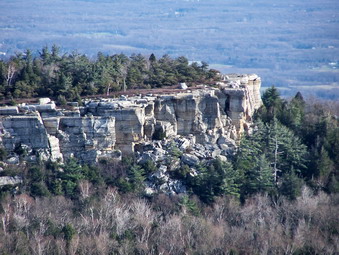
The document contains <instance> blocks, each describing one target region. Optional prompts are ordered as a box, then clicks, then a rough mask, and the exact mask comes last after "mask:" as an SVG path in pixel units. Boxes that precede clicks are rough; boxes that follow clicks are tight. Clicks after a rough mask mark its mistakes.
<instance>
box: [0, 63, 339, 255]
mask: <svg viewBox="0 0 339 255" xmlns="http://www.w3.org/2000/svg"><path fill="white" fill-rule="evenodd" d="M107 58H108V57H105V58H104V59H107ZM176 61H177V60H175V61H174V62H176ZM159 62H160V60H159ZM157 63H158V62H157ZM186 66H187V67H188V68H190V67H189V66H188V65H186ZM207 73H208V72H207ZM262 99H263V106H262V107H261V108H260V109H259V110H258V111H257V113H256V116H255V122H254V126H253V131H252V132H250V133H249V134H246V135H244V136H243V138H242V139H241V141H240V143H239V147H238V150H237V151H236V153H235V154H234V155H233V156H232V157H230V158H229V159H228V161H227V162H222V161H220V160H218V159H217V160H210V161H206V162H201V164H200V166H199V167H198V171H197V172H196V173H194V174H192V172H191V171H190V168H189V167H188V166H187V165H184V164H182V165H180V167H177V168H174V169H173V170H172V172H171V175H172V177H173V178H174V179H178V180H181V181H183V182H184V184H185V186H186V187H187V192H186V194H181V195H173V194H172V195H167V194H163V193H158V194H152V195H150V194H147V193H146V192H145V182H147V181H149V180H150V178H151V176H152V174H153V173H154V172H155V171H156V170H157V165H155V164H154V162H152V161H147V162H144V163H143V164H138V163H137V162H136V161H135V159H134V158H133V157H125V158H124V159H123V160H122V161H121V162H120V161H113V160H111V159H109V158H106V159H102V160H100V161H99V162H98V163H97V164H96V165H91V166H89V165H80V164H79V163H78V162H76V161H75V160H70V161H69V162H66V163H65V164H59V163H57V162H45V163H43V162H42V163H40V164H28V163H24V162H22V163H21V164H20V165H17V166H10V165H8V166H6V165H5V164H3V171H2V172H0V174H1V175H3V176H5V175H6V176H9V175H11V176H21V177H22V178H23V180H24V182H23V183H22V184H19V185H16V186H12V185H8V186H3V187H1V208H0V209H1V211H0V218H1V230H0V240H1V242H0V250H1V254H27V253H34V254H336V253H337V251H338V243H339V242H338V239H339V238H338V237H339V229H338V226H339V224H338V213H337V212H338V209H339V208H338V204H339V203H338V202H339V200H338V191H339V172H338V169H339V127H338V117H337V115H336V114H337V112H336V111H337V110H338V107H337V105H331V106H329V105H327V104H326V103H324V102H317V101H312V100H305V99H304V98H303V97H302V95H301V94H300V93H298V94H297V95H296V96H295V97H294V98H292V99H290V100H285V99H282V98H281V97H280V95H279V92H278V90H277V89H276V88H275V87H271V88H270V89H268V90H266V91H265V92H264V94H263V96H262ZM155 139H165V138H163V137H155ZM187 150H189V148H188V149H187ZM17 153H18V154H20V153H21V154H22V155H23V154H24V153H25V152H24V151H17ZM181 153H183V152H182V151H180V150H179V149H178V148H176V147H175V146H174V147H173V148H171V157H170V158H168V159H167V161H166V162H167V164H171V162H172V159H175V158H176V157H179V156H180V154H181ZM23 156H24V155H23ZM1 157H2V159H5V158H6V151H4V150H2V151H1Z"/></svg>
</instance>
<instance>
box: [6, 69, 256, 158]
mask: <svg viewBox="0 0 339 255" xmlns="http://www.w3.org/2000/svg"><path fill="white" fill-rule="evenodd" d="M218 85H219V86H218V88H212V87H206V86H203V87H201V88H194V89H191V90H190V89H186V90H183V91H182V92H181V93H177V94H167V95H148V96H135V97H130V98H128V97H126V96H123V97H121V98H119V99H105V100H104V99H101V100H91V101H86V102H85V103H84V106H83V107H75V108H74V110H72V111H70V110H68V111H66V110H62V109H56V108H55V104H54V102H53V101H50V100H49V99H41V100H40V103H39V104H35V105H20V106H19V107H14V108H13V107H12V108H8V107H7V108H6V107H3V108H0V115H1V116H0V119H1V122H0V123H1V125H0V131H1V139H2V144H3V146H4V147H5V148H6V150H7V151H9V152H10V153H11V152H14V151H16V150H17V149H18V147H20V146H21V147H25V148H26V149H27V151H29V153H26V154H27V156H30V157H31V156H32V155H36V156H39V157H40V158H42V159H47V158H50V159H52V160H57V159H60V160H63V159H67V158H70V157H76V158H78V159H79V160H80V161H82V162H89V163H90V162H95V161H96V160H98V158H100V157H103V156H108V157H118V158H119V157H120V156H121V154H120V153H119V150H120V151H122V153H124V154H129V153H134V152H136V151H137V152H139V154H140V153H141V154H140V157H141V158H147V157H149V158H152V159H154V160H155V161H156V160H160V159H161V158H163V157H164V155H165V153H164V151H165V150H164V149H163V148H161V146H160V147H157V148H155V149H154V150H153V149H152V150H143V151H142V152H140V151H139V149H140V148H143V147H144V145H147V144H152V143H154V142H152V140H154V139H162V138H164V137H167V138H169V139H181V140H180V143H178V146H179V148H180V150H182V151H186V150H187V149H188V148H189V149H190V150H191V152H186V154H185V155H184V156H183V157H182V160H186V161H187V163H188V164H192V165H194V164H195V162H196V161H197V160H201V159H204V158H215V157H217V156H219V157H227V155H229V154H230V153H232V150H234V148H235V140H236V139H237V138H238V137H239V135H240V134H241V133H242V132H243V131H244V130H247V129H249V128H250V124H251V121H252V115H253V113H254V111H255V110H256V109H257V108H258V107H260V105H261V99H260V78H259V77H258V76H256V75H228V76H224V79H223V82H220V83H219V84H218ZM142 153H143V154H142ZM39 157H38V158H39ZM31 158H32V157H31Z"/></svg>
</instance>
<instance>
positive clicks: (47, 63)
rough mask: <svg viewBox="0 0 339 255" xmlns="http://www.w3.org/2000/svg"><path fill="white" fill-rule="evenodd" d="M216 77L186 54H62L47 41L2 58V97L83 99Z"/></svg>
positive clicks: (191, 82) (202, 80)
mask: <svg viewBox="0 0 339 255" xmlns="http://www.w3.org/2000/svg"><path fill="white" fill-rule="evenodd" d="M216 78H217V73H216V71H213V70H210V69H208V64H207V63H205V62H202V63H201V64H198V63H196V62H194V63H192V64H189V62H188V60H187V59H186V58H185V57H178V58H176V59H172V58H170V57H169V56H168V55H165V56H163V57H161V58H159V59H157V58H156V57H155V55H154V54H151V55H150V56H149V57H148V58H146V57H145V56H143V55H141V54H133V55H131V56H130V57H127V56H126V55H124V54H116V55H112V56H109V55H104V54H102V53H100V52H99V53H98V55H97V58H96V59H94V60H93V59H89V58H88V57H87V56H86V55H81V54H79V53H77V52H73V53H71V54H64V55H60V53H59V48H58V47H57V46H53V47H52V49H51V50H49V49H48V48H47V47H44V48H43V49H42V50H41V51H40V52H39V54H38V56H35V57H34V56H33V55H32V52H31V51H30V50H27V51H25V53H23V54H17V55H15V56H13V57H12V58H10V60H8V61H0V98H2V99H16V98H31V97H45V96H48V97H52V98H55V99H58V100H59V101H64V100H65V99H66V100H75V101H79V100H80V97H81V96H87V95H95V94H105V95H108V94H109V93H110V92H111V91H119V90H124V89H132V88H158V87H162V86H171V85H177V84H178V83H179V82H186V83H188V84H189V85H192V84H195V83H208V82H211V81H213V80H215V79H216Z"/></svg>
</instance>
